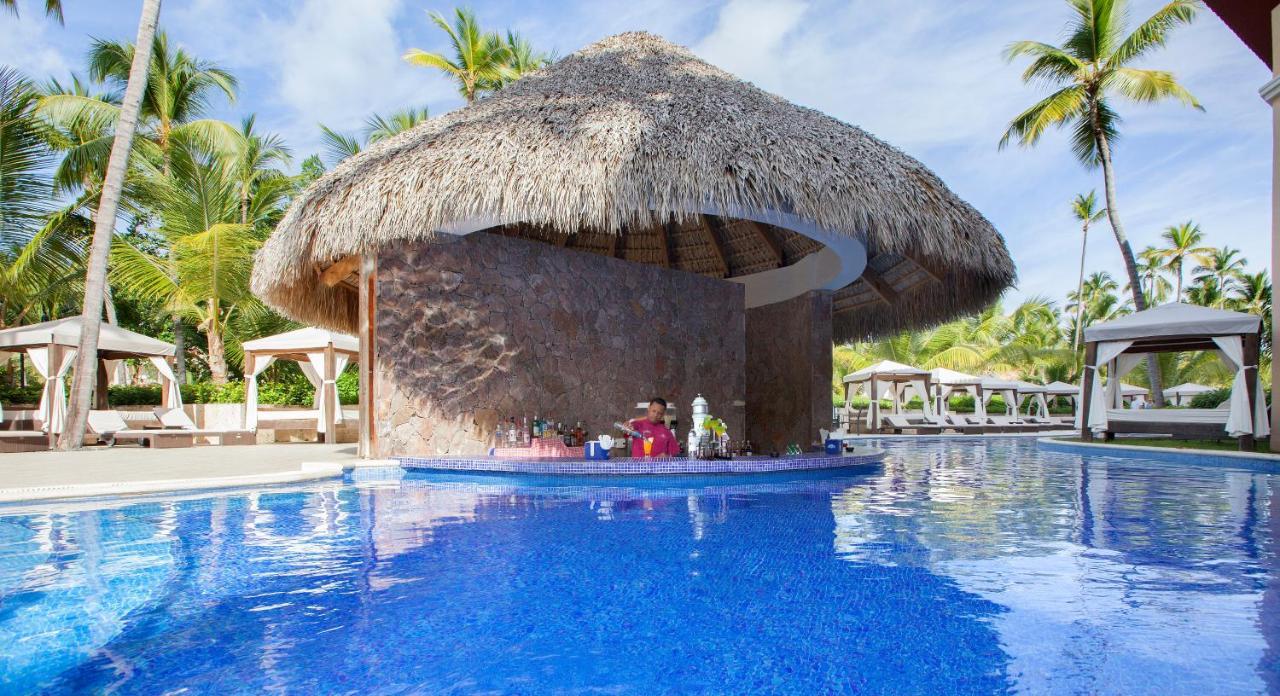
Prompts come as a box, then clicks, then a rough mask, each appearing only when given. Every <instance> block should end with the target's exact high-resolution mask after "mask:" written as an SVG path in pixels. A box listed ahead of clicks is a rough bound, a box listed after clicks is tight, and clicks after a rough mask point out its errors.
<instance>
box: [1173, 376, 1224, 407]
mask: <svg viewBox="0 0 1280 696" xmlns="http://www.w3.org/2000/svg"><path fill="white" fill-rule="evenodd" d="M1211 391H1214V388H1213V387H1206V386H1205V385H1203V384H1196V383H1195V382H1183V383H1182V384H1179V385H1178V386H1176V387H1169V388H1168V389H1166V390H1164V400H1165V401H1167V402H1169V403H1171V404H1173V405H1174V406H1186V405H1187V404H1190V403H1191V400H1192V399H1194V398H1196V396H1198V395H1200V394H1207V393H1209V392H1211Z"/></svg>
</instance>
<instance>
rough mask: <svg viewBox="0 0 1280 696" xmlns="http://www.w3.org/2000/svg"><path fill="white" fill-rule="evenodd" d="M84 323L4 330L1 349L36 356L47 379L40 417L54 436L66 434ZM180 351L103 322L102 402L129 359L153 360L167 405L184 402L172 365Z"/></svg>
mask: <svg viewBox="0 0 1280 696" xmlns="http://www.w3.org/2000/svg"><path fill="white" fill-rule="evenodd" d="M82 325H83V322H82V318H81V317H80V316H74V317H67V318H65V319H55V320H52V321H46V322H41V323H39V324H28V325H26V326H16V327H13V328H11V329H4V330H3V331H0V351H4V352H8V353H26V354H27V356H28V357H30V358H31V365H32V367H33V368H35V370H36V372H38V373H39V374H40V376H41V377H43V378H44V379H45V388H44V392H43V393H42V394H41V395H40V404H39V405H38V406H37V408H36V420H37V421H39V422H40V424H41V428H42V429H43V430H44V431H45V432H48V433H49V435H50V438H51V439H52V437H53V436H54V435H56V434H58V433H61V432H62V429H63V426H64V424H65V420H66V413H67V397H66V377H67V374H68V373H70V371H71V368H72V366H73V365H74V363H75V356H76V350H77V349H78V347H79V346H80V329H81V326H82ZM175 351H176V349H175V347H174V345H173V344H172V343H165V342H164V341H161V340H160V339H157V338H152V337H150V336H144V335H143V334H140V333H137V332H134V331H129V330H128V329H123V328H120V327H119V326H115V325H113V324H105V323H104V324H102V325H101V328H100V329H99V336H98V361H99V371H98V384H97V392H98V393H97V400H98V406H99V407H100V408H105V407H106V388H107V381H108V380H107V375H108V374H109V373H110V372H111V369H110V367H109V366H110V365H111V364H113V362H114V361H117V360H122V359H125V358H146V359H149V360H150V361H151V363H152V364H153V365H154V366H155V368H156V370H157V371H158V372H159V373H160V381H161V383H162V384H163V385H164V391H163V392H162V400H163V403H164V405H166V406H169V407H172V408H176V407H180V406H182V394H181V392H180V391H179V390H178V385H177V382H176V381H175V379H174V373H173V369H172V368H171V367H170V365H169V361H170V360H171V359H172V358H173V356H174V354H175Z"/></svg>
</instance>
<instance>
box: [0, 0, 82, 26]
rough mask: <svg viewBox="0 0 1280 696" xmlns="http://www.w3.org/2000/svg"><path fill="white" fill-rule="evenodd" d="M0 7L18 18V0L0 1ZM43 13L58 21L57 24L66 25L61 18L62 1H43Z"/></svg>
mask: <svg viewBox="0 0 1280 696" xmlns="http://www.w3.org/2000/svg"><path fill="white" fill-rule="evenodd" d="M0 7H3V8H5V9H7V10H9V11H10V12H12V13H13V16H14V17H17V16H18V0H0ZM44 13H45V16H48V17H52V18H53V19H56V20H58V24H65V23H66V20H65V18H64V17H63V16H62V0H44Z"/></svg>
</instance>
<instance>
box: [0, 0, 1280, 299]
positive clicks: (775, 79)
mask: <svg viewBox="0 0 1280 696" xmlns="http://www.w3.org/2000/svg"><path fill="white" fill-rule="evenodd" d="M18 2H19V6H20V8H21V9H22V12H23V13H22V17H21V18H20V19H15V18H13V17H12V16H10V15H8V14H7V13H0V37H3V38H2V39H0V63H3V64H9V65H13V66H16V67H18V68H20V69H21V70H23V71H24V72H26V73H27V74H28V75H29V76H31V77H33V78H36V79H43V78H44V77H46V76H48V75H65V74H66V73H68V72H69V71H71V70H81V69H82V68H81V65H82V64H83V59H84V54H85V51H86V50H87V46H88V38H89V37H91V36H92V37H102V38H111V39H128V40H132V38H133V36H134V34H135V32H136V21H137V12H138V8H139V6H140V4H141V3H140V2H139V1H138V0H65V3H64V4H65V7H66V17H67V23H66V26H65V27H59V26H58V25H57V24H56V23H54V22H51V21H48V20H45V19H44V18H43V16H42V15H41V14H40V9H41V6H42V5H43V3H38V2H36V0H18ZM1159 4H1160V3H1159V2H1156V1H1153V0H1134V1H1133V3H1132V5H1133V13H1134V15H1135V17H1139V16H1140V17H1145V16H1146V15H1147V14H1149V13H1150V12H1151V11H1153V10H1154V9H1155V8H1156V7H1158V6H1159ZM453 6H454V5H453V4H444V3H429V2H428V3H424V2H421V1H418V0H414V1H409V0H278V1H272V2H263V1H261V0H188V1H186V2H182V1H180V0H169V2H166V3H165V6H164V10H163V14H162V16H161V24H162V26H163V27H164V28H165V29H166V30H167V31H168V32H169V35H170V38H171V40H173V41H176V42H178V43H179V44H182V45H183V46H185V47H186V48H187V49H188V50H190V51H192V52H194V53H195V54H197V55H199V56H201V57H203V58H206V59H208V60H212V61H215V62H217V63H219V64H221V65H222V66H223V67H226V68H228V69H230V70H232V71H233V72H234V73H235V74H236V75H237V76H238V77H239V78H240V80H241V83H242V88H241V92H240V98H239V100H238V101H237V102H236V103H235V104H223V103H219V104H217V106H216V110H215V113H214V114H213V115H214V116H218V117H222V118H227V119H229V120H238V119H239V117H240V116H242V115H245V114H247V113H250V112H256V113H257V114H258V117H259V126H260V127H265V128H267V129H269V130H273V131H276V132H278V133H280V134H281V135H283V136H284V137H285V138H286V139H287V140H288V142H289V144H290V145H291V147H292V148H293V150H294V152H295V154H296V155H297V156H298V159H299V160H300V159H301V158H302V157H305V156H306V155H307V154H310V153H311V152H315V151H318V150H319V148H320V145H319V131H318V129H317V127H316V124H317V123H320V122H323V123H325V124H327V125H329V126H332V127H336V128H339V129H344V130H349V131H355V130H357V129H358V128H359V127H360V125H361V123H362V122H363V120H364V119H365V117H366V116H367V115H368V114H370V113H372V112H383V113H385V112H390V111H393V110H395V109H398V108H401V107H403V106H408V105H414V106H421V105H426V106H428V107H429V108H430V110H431V113H432V114H441V113H443V112H445V111H448V110H450V109H454V108H457V107H458V106H459V105H460V103H461V101H460V99H459V98H458V96H457V94H456V92H455V91H454V89H453V87H452V86H451V85H450V84H449V83H448V82H447V81H445V80H444V79H443V78H442V77H439V76H437V75H435V74H434V73H432V72H430V71H427V70H423V69H421V68H414V67H411V66H409V65H407V64H405V63H403V62H402V61H401V60H400V55H401V54H402V53H403V52H404V51H405V50H406V49H407V48H410V47H418V48H423V49H426V50H443V49H444V48H445V46H444V43H443V38H442V35H441V34H440V32H439V31H438V30H436V29H435V28H434V27H433V26H431V25H430V23H429V22H428V20H427V16H426V11H427V10H431V9H434V10H439V11H442V12H448V11H450V10H451V9H452V7H453ZM471 7H473V9H475V10H476V12H477V14H478V15H479V16H480V18H481V20H482V22H483V23H484V24H486V25H487V26H489V27H492V28H494V29H503V28H508V27H509V28H512V29H515V30H517V31H520V32H521V33H523V34H525V35H526V36H527V37H528V38H529V39H531V40H532V41H533V42H534V43H535V44H536V45H537V46H539V47H541V48H545V49H550V50H554V51H555V52H556V53H558V54H560V55H564V54H568V53H572V52H573V51H575V50H577V49H579V48H581V47H582V46H584V45H586V44H588V43H591V42H592V41H595V40H597V39H599V38H602V37H604V36H607V35H610V34H614V33H618V32H622V31H627V30H635V29H644V30H648V31H653V32H656V33H658V34H661V35H663V36H665V37H667V38H668V39H671V40H673V41H675V42H677V43H681V44H684V45H687V46H689V47H691V48H692V49H693V50H694V51H695V52H696V53H698V54H699V55H700V56H702V57H703V58H705V59H707V60H709V61H711V62H712V63H715V64H716V65H718V66H720V67H722V68H725V69H726V70H729V71H731V72H734V73H736V74H737V75H739V76H741V77H743V78H745V79H748V80H750V81H752V82H754V83H756V84H757V85H759V86H761V87H763V88H765V89H768V90H770V91H773V92H775V93H778V94H780V95H782V96H784V97H786V98H788V99H790V100H792V101H794V102H796V103H799V104H803V105H806V106H810V107H814V108H817V109H820V110H822V111H825V112H827V113H829V114H831V115H832V116H835V117H837V118H839V119H842V120H844V121H847V122H849V123H853V124H856V125H859V126H861V127H863V128H865V129H866V130H868V131H870V132H871V133H874V134H875V135H877V136H879V137H880V138H882V139H884V140H886V141H888V142H890V143H892V144H893V145H895V146H897V147H899V148H901V149H903V150H904V151H906V152H907V153H909V154H911V155H913V156H915V157H916V158H918V159H920V160H921V161H923V162H924V163H925V164H927V165H928V166H929V167H931V168H932V169H933V170H934V171H936V172H937V173H938V174H939V175H940V176H941V177H942V178H943V179H944V180H945V181H946V182H947V184H948V185H949V186H951V188H952V189H954V190H955V191H956V192H958V193H959V194H960V195H961V196H962V197H964V198H965V199H966V200H968V201H969V202H970V203H972V204H973V205H974V206H976V207H977V208H978V209H979V210H980V211H982V212H983V213H984V214H985V215H986V216H987V217H988V218H990V219H991V221H992V222H993V223H994V224H995V226H996V228H997V229H999V230H1000V232H1001V233H1002V234H1003V235H1004V236H1005V239H1006V240H1007V242H1008V244H1009V248H1010V250H1011V251H1012V253H1013V257H1014V260H1015V262H1016V263H1017V266H1018V271H1019V276H1020V280H1019V287H1018V289H1017V290H1016V291H1015V292H1014V293H1013V294H1012V297H1011V298H1010V301H1011V302H1013V301H1018V300H1020V299H1021V298H1023V297H1026V296H1029V295H1037V294H1043V295H1047V296H1049V297H1051V298H1053V299H1055V300H1058V301H1060V302H1061V301H1062V300H1063V297H1064V296H1065V293H1066V292H1067V291H1068V290H1071V289H1074V287H1075V276H1076V270H1077V264H1078V260H1079V256H1078V254H1079V241H1080V240H1079V231H1078V227H1077V225H1076V224H1075V223H1074V222H1073V221H1072V219H1071V216H1070V211H1069V207H1068V206H1069V202H1070V200H1071V199H1072V197H1073V196H1074V195H1076V194H1077V193H1082V192H1087V191H1089V190H1090V189H1093V188H1098V189H1100V188H1101V176H1100V174H1098V173H1096V172H1090V171H1086V170H1084V169H1083V168H1082V167H1081V166H1080V165H1078V164H1077V163H1076V162H1075V161H1074V160H1073V159H1072V157H1071V154H1070V151H1069V148H1068V146H1067V143H1066V141H1065V138H1064V137H1061V136H1059V135H1057V134H1053V135H1051V136H1050V137H1048V138H1046V139H1045V141H1044V142H1043V143H1042V144H1041V145H1040V146H1039V147H1037V148H1036V149H1035V150H1022V149H1018V148H1010V149H1008V150H1005V151H1003V152H1001V151H997V149H996V142H997V141H998V140H999V137H1000V135H1001V133H1002V132H1003V129H1004V126H1005V125H1006V123H1007V122H1008V120H1009V119H1010V117H1012V116H1013V115H1014V114H1016V113H1017V112H1018V111H1020V110H1021V109H1023V108H1025V107H1026V106H1027V105H1029V104H1031V103H1032V102H1033V101H1034V100H1035V99H1036V98H1037V97H1038V95H1041V94H1043V91H1042V90H1040V89H1037V88H1034V87H1028V86H1024V85H1022V84H1021V82H1020V81H1019V78H1018V76H1019V73H1020V66H1018V65H1006V64H1005V63H1004V62H1003V60H1002V59H1001V57H1000V53H1001V50H1002V48H1003V47H1004V46H1005V45H1006V44H1008V43H1009V42H1010V41H1013V40H1016V39H1038V40H1046V41H1055V40H1056V39H1057V38H1059V37H1058V35H1059V32H1060V29H1061V26H1062V24H1063V22H1064V20H1065V18H1066V15H1065V12H1066V4H1065V3H1064V2H1062V0H1019V1H1018V2H1007V0H989V1H982V2H980V1H978V0H971V1H968V2H962V3H957V2H953V1H952V0H912V2H883V0H845V1H843V2H832V1H828V0H771V1H770V0H727V1H710V0H630V1H623V2H613V1H607V0H529V1H516V0H494V1H482V0H476V1H475V2H473V3H471ZM1149 64H1150V66H1151V67H1160V68H1165V69H1170V70H1173V71H1174V72H1175V73H1176V74H1177V76H1178V78H1179V79H1180V80H1181V81H1182V82H1183V84H1185V85H1186V86H1187V87H1188V88H1190V89H1191V91H1192V92H1193V93H1194V94H1195V95H1196V96H1197V97H1199V99H1200V100H1201V102H1202V103H1203V104H1204V105H1205V108H1206V111H1205V112H1203V113H1201V112H1197V111H1194V110H1190V109H1186V108H1183V107H1180V106H1175V105H1165V106H1158V107H1150V106H1143V107H1140V106H1132V105H1123V106H1122V108H1121V114H1122V115H1123V116H1124V118H1125V124H1124V130H1123V133H1124V138H1123V140H1122V141H1121V142H1120V143H1119V144H1118V146H1117V152H1116V169H1117V176H1118V181H1119V184H1118V189H1119V194H1118V195H1119V202H1120V205H1119V209H1120V210H1121V212H1122V214H1123V221H1124V224H1125V226H1126V228H1127V231H1128V233H1129V235H1130V237H1131V238H1132V241H1133V244H1134V248H1135V250H1136V249H1141V248H1142V247H1143V246H1145V245H1147V244H1150V243H1154V242H1156V241H1157V239H1158V237H1159V234H1160V232H1161V230H1163V229H1164V228H1165V227H1167V226H1169V225H1171V224H1175V223H1178V222H1182V221H1185V220H1188V219H1191V220H1195V221H1196V222H1198V223H1200V225H1201V226H1202V228H1203V229H1204V232H1205V234H1206V236H1207V241H1208V242H1209V243H1210V244H1214V245H1219V246H1221V245H1229V246H1232V247H1236V248H1239V249H1241V250H1242V251H1243V253H1244V255H1245V256H1246V257H1248V259H1249V261H1250V266H1251V268H1252V269H1260V268H1266V262H1267V259H1268V258H1269V255H1270V245H1269V239H1270V235H1269V232H1270V177H1271V174H1270V171H1271V170H1270V158H1271V132H1270V114H1269V109H1268V107H1267V106H1266V105H1265V104H1264V103H1263V101H1262V99H1261V98H1260V97H1259V96H1258V88H1259V87H1260V86H1261V85H1262V84H1263V83H1264V82H1266V81H1267V79H1268V78H1269V74H1268V71H1267V69H1266V68H1265V66H1264V65H1263V64H1262V62H1261V61H1260V60H1258V59H1257V58H1256V57H1255V56H1254V55H1253V54H1252V53H1250V52H1249V51H1248V50H1247V49H1246V48H1245V47H1244V45H1243V44H1241V43H1240V42H1239V41H1238V40H1237V39H1236V37H1235V36H1234V35H1233V34H1232V33H1231V32H1230V30H1229V29H1227V28H1226V26H1225V25H1223V24H1222V22H1221V21H1220V20H1219V19H1218V18H1217V17H1216V16H1215V15H1213V14H1212V13H1209V12H1205V14H1204V15H1203V16H1202V17H1201V19H1200V20H1199V21H1197V23H1196V24H1195V25H1193V26H1191V27H1189V28H1184V29H1181V30H1179V31H1178V32H1177V33H1176V34H1175V36H1174V38H1173V41H1172V42H1171V43H1170V45H1169V47H1168V48H1167V49H1165V50H1164V51H1161V52H1158V53H1156V54H1155V55H1153V56H1152V58H1151V59H1150V60H1149ZM1090 237H1091V244H1090V245H1089V255H1088V262H1087V263H1088V267H1089V269H1090V270H1108V271H1110V272H1111V273H1112V274H1113V275H1116V276H1117V277H1120V276H1122V275H1123V269H1122V266H1121V265H1120V258H1119V252H1118V251H1117V249H1116V245H1115V242H1114V240H1113V238H1112V237H1111V232H1110V228H1109V227H1108V226H1107V225H1106V224H1102V225H1099V226H1097V227H1095V229H1094V231H1093V233H1091V235H1090Z"/></svg>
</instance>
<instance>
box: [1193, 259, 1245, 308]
mask: <svg viewBox="0 0 1280 696" xmlns="http://www.w3.org/2000/svg"><path fill="white" fill-rule="evenodd" d="M1244 270H1245V259H1244V257H1242V256H1240V250H1239V249H1232V248H1231V247H1222V248H1221V249H1208V250H1206V253H1204V254H1203V255H1202V256H1201V257H1200V265H1199V266H1196V269H1195V280H1196V283H1197V284H1199V285H1206V286H1211V287H1213V288H1216V294H1215V295H1214V297H1215V303H1214V304H1213V305H1211V306H1222V304H1223V303H1224V302H1225V301H1226V295H1227V294H1228V293H1230V292H1231V291H1233V290H1234V289H1235V284H1236V281H1237V280H1238V279H1239V278H1240V276H1242V275H1244Z"/></svg>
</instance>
